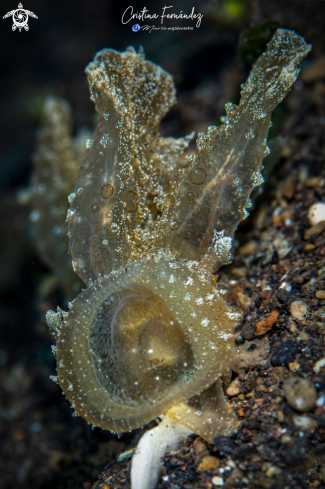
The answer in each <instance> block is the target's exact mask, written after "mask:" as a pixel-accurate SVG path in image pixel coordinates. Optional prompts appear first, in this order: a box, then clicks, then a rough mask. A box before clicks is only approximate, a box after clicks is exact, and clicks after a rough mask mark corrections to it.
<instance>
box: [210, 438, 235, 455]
mask: <svg viewBox="0 0 325 489" xmlns="http://www.w3.org/2000/svg"><path fill="white" fill-rule="evenodd" d="M213 441H214V443H215V445H216V446H217V449H218V452H219V453H220V455H223V454H225V455H231V454H232V453H233V451H234V450H235V448H236V445H235V442H234V441H233V440H232V439H231V438H229V436H216V437H215V438H213Z"/></svg>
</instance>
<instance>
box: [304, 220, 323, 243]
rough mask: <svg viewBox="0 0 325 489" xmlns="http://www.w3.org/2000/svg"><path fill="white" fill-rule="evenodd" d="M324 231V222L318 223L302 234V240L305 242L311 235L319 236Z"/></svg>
mask: <svg viewBox="0 0 325 489" xmlns="http://www.w3.org/2000/svg"><path fill="white" fill-rule="evenodd" d="M324 229H325V221H320V222H318V223H317V224H314V225H313V226H312V227H311V228H309V229H307V230H306V231H305V232H304V239H305V240H306V241H307V240H309V239H310V238H311V236H312V235H313V234H321V233H322V232H323V231H324Z"/></svg>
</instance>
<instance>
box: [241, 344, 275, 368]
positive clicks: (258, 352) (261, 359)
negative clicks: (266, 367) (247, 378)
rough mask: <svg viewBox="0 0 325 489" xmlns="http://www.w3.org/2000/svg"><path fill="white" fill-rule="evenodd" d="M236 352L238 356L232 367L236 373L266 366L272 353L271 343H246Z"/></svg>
mask: <svg viewBox="0 0 325 489" xmlns="http://www.w3.org/2000/svg"><path fill="white" fill-rule="evenodd" d="M236 352H237V356H236V358H235V362H234V364H233V366H232V370H233V371H234V372H238V371H239V370H241V369H246V368H252V367H256V366H257V365H263V364H265V363H266V358H267V356H268V354H269V352H270V343H269V341H268V340H254V341H246V343H244V344H243V345H240V346H238V347H237V348H236Z"/></svg>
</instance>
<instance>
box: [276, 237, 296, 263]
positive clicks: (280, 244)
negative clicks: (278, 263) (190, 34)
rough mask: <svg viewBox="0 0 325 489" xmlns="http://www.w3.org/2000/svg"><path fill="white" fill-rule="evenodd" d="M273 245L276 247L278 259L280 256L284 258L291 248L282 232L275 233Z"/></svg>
mask: <svg viewBox="0 0 325 489" xmlns="http://www.w3.org/2000/svg"><path fill="white" fill-rule="evenodd" d="M273 246H274V248H275V249H276V251H277V254H278V257H279V258H280V260H282V258H285V257H286V256H287V255H288V254H289V253H290V251H291V249H292V247H291V246H290V245H289V243H288V240H287V239H286V238H285V236H284V235H283V234H282V233H277V235H276V238H275V239H274V240H273Z"/></svg>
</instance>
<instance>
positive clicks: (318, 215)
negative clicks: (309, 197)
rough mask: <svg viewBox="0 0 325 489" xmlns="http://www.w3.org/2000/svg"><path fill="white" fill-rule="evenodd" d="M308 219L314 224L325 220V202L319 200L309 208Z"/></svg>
mask: <svg viewBox="0 0 325 489" xmlns="http://www.w3.org/2000/svg"><path fill="white" fill-rule="evenodd" d="M308 219H309V222H310V224H311V225H312V226H315V224H318V223H320V222H321V221H325V202H317V204H314V205H312V206H311V207H309V209H308Z"/></svg>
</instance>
